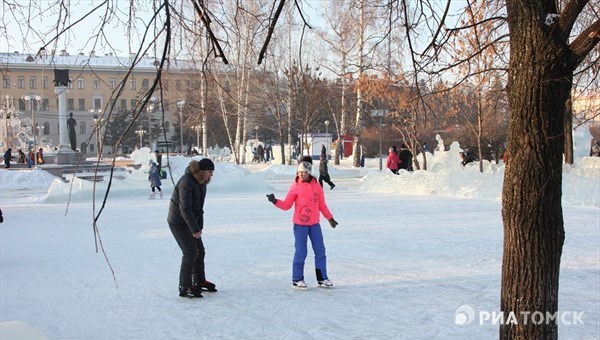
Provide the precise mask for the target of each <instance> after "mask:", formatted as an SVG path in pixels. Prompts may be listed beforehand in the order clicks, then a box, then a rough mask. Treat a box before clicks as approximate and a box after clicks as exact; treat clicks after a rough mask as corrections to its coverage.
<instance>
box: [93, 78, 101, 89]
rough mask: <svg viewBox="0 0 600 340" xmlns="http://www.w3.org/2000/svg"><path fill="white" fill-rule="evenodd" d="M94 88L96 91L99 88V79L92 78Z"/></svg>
mask: <svg viewBox="0 0 600 340" xmlns="http://www.w3.org/2000/svg"><path fill="white" fill-rule="evenodd" d="M94 88H95V89H96V90H97V89H99V88H100V79H98V78H94Z"/></svg>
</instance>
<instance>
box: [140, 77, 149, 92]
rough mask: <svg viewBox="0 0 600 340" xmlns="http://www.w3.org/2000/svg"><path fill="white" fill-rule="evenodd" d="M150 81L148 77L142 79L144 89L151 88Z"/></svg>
mask: <svg viewBox="0 0 600 340" xmlns="http://www.w3.org/2000/svg"><path fill="white" fill-rule="evenodd" d="M149 84H150V82H149V81H148V79H142V90H148V89H149V88H150V85H149Z"/></svg>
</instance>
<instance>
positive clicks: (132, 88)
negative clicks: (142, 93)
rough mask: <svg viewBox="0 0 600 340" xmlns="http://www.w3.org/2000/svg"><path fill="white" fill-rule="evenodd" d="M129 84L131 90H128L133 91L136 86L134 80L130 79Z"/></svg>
mask: <svg viewBox="0 0 600 340" xmlns="http://www.w3.org/2000/svg"><path fill="white" fill-rule="evenodd" d="M130 84H131V88H130V89H131V90H135V88H136V86H137V85H136V82H135V79H131V81H130Z"/></svg>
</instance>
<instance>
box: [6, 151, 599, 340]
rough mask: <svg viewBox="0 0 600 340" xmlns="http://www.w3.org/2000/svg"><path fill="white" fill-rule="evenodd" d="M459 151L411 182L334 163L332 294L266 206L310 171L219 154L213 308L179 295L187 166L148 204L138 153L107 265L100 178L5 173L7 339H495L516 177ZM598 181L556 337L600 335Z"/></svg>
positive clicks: (582, 202)
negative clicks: (171, 211)
mask: <svg viewBox="0 0 600 340" xmlns="http://www.w3.org/2000/svg"><path fill="white" fill-rule="evenodd" d="M459 151H460V149H458V147H457V144H456V143H452V144H451V145H450V147H449V151H445V152H435V154H433V155H429V157H428V164H429V165H430V170H429V171H415V172H412V173H408V172H405V171H401V173H400V175H397V176H396V175H392V174H391V173H390V172H388V171H387V170H385V169H384V171H383V172H380V171H379V169H378V165H379V160H378V159H367V160H366V166H365V168H354V167H352V166H351V160H350V159H344V160H342V163H341V164H340V165H339V166H336V165H333V164H332V163H333V162H331V163H330V164H329V169H330V174H331V177H332V180H333V182H334V183H335V184H336V187H335V189H333V190H329V189H327V187H326V189H325V196H326V201H327V203H328V206H329V208H330V210H331V211H332V213H333V215H334V217H335V219H336V220H337V221H338V222H339V226H338V227H337V228H335V229H332V228H330V227H329V226H328V224H327V222H326V221H325V220H324V219H321V222H322V226H323V234H324V239H325V246H326V248H327V260H328V272H329V278H330V279H331V280H332V281H333V283H334V287H333V288H331V289H323V288H318V287H317V285H316V279H315V278H314V274H313V273H314V264H313V258H312V254H311V253H310V251H309V256H308V257H307V261H306V266H305V279H306V281H307V284H308V285H309V289H308V290H307V291H297V290H294V289H293V288H292V284H291V265H292V263H291V261H292V256H293V233H292V222H291V218H292V212H291V211H281V210H279V209H277V208H275V207H273V205H272V204H271V203H270V202H268V201H267V199H266V194H268V193H274V194H275V196H276V197H278V198H283V197H284V196H285V194H286V192H287V189H288V188H289V186H290V184H291V183H292V180H293V177H294V173H295V166H287V165H277V164H271V163H261V164H256V163H250V164H246V165H243V166H239V165H235V164H233V163H231V162H228V161H227V160H226V159H222V158H221V157H219V156H218V155H212V156H211V157H212V158H213V159H214V160H215V162H216V169H215V173H214V177H213V179H212V181H211V183H210V184H209V187H208V194H207V201H206V205H205V229H204V233H203V240H204V243H205V246H206V251H207V257H206V268H207V269H206V270H207V278H208V279H209V280H211V281H213V282H215V283H216V284H217V288H218V289H219V291H218V292H217V293H211V294H209V293H205V294H204V298H202V299H188V298H181V297H179V296H178V290H177V284H178V272H179V264H180V256H181V253H180V250H179V248H178V247H177V245H176V243H175V241H174V239H173V236H172V235H171V234H170V231H169V228H168V225H167V223H166V215H167V209H168V202H169V199H168V197H169V195H170V193H171V191H172V188H173V182H171V181H170V179H171V178H174V179H177V178H179V177H180V176H181V175H182V173H183V171H184V168H185V166H186V165H187V164H188V162H189V160H190V158H187V157H182V156H173V157H169V175H170V177H169V180H166V181H165V182H164V183H163V184H164V185H163V186H162V189H163V191H164V192H165V197H164V198H163V199H156V200H149V199H148V194H149V193H150V190H149V183H148V181H147V178H146V177H147V174H146V173H145V172H144V171H147V168H146V166H147V162H148V159H149V158H151V157H152V155H151V153H150V150H149V149H146V148H143V149H141V150H138V151H136V152H134V154H133V155H132V159H133V160H134V161H135V162H137V163H139V164H143V165H142V167H141V168H140V169H139V170H137V171H132V172H131V173H127V172H120V173H119V179H115V181H114V182H113V185H112V189H111V193H110V195H109V198H108V201H107V204H106V208H105V210H104V211H103V213H102V215H101V216H100V219H99V221H98V228H99V236H100V240H101V242H102V246H103V249H104V251H105V254H106V257H105V255H104V254H103V253H102V252H97V251H96V243H95V240H94V234H93V231H92V222H91V221H92V218H93V216H94V213H93V209H94V206H93V201H92V190H93V185H94V183H93V182H90V181H86V180H80V179H77V178H75V179H72V178H70V180H71V181H69V182H64V181H62V180H59V179H57V178H55V177H53V176H51V175H49V174H48V173H47V172H45V171H42V170H31V171H30V170H21V171H8V170H4V169H0V183H1V187H0V207H1V208H2V211H3V214H4V218H5V220H4V223H2V224H1V225H0V330H1V333H0V338H2V339H3V340H5V339H21V340H22V339H46V338H47V339H82V338H87V339H183V338H194V339H324V338H326V339H491V338H497V334H498V324H497V322H494V321H493V320H494V317H497V316H498V315H499V300H500V298H499V297H500V285H501V281H500V280H501V265H502V244H503V240H502V237H503V230H502V218H501V186H502V177H503V171H504V166H503V165H502V164H500V165H496V164H489V163H486V167H485V171H484V173H479V172H478V167H477V165H476V164H473V165H471V164H469V165H468V166H467V167H465V168H462V167H461V166H460V165H459V162H460V158H459V156H458V152H459ZM196 159H199V157H197V158H196ZM164 161H165V160H164V159H163V162H164ZM313 169H314V170H313V173H315V175H316V174H317V173H316V171H317V170H316V169H317V164H315V166H314V167H313ZM95 184H96V186H97V187H96V189H97V190H99V191H100V192H102V193H103V190H104V188H105V186H106V183H104V182H97V183H95ZM599 185H600V158H590V157H579V158H577V159H576V162H575V164H574V165H573V166H565V167H564V169H563V214H564V227H565V232H566V237H565V243H564V247H563V255H562V259H561V273H560V289H559V312H560V317H561V320H560V323H559V339H598V338H600V325H599V320H600V311H599V306H600V268H599V266H600V231H599V230H600V202H599V199H600V189H599ZM69 195H70V202H69V201H68V199H69ZM98 196H102V195H101V194H100V193H99V194H98ZM99 206H100V204H99V201H96V212H97V210H98V208H99ZM496 320H497V319H496Z"/></svg>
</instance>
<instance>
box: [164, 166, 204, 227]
mask: <svg viewBox="0 0 600 340" xmlns="http://www.w3.org/2000/svg"><path fill="white" fill-rule="evenodd" d="M190 166H191V165H190ZM190 166H188V167H187V168H186V169H185V174H184V175H183V176H182V177H181V178H180V179H179V181H178V182H177V185H175V189H174V190H173V193H172V194H171V202H170V204H169V214H168V216H167V222H168V223H169V224H179V225H181V224H185V225H187V227H188V228H189V229H190V231H191V232H192V233H197V232H199V231H200V230H202V228H204V210H203V209H204V198H205V197H206V184H200V183H199V182H198V180H197V179H196V178H195V177H194V175H193V174H192V170H191V169H190Z"/></svg>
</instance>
